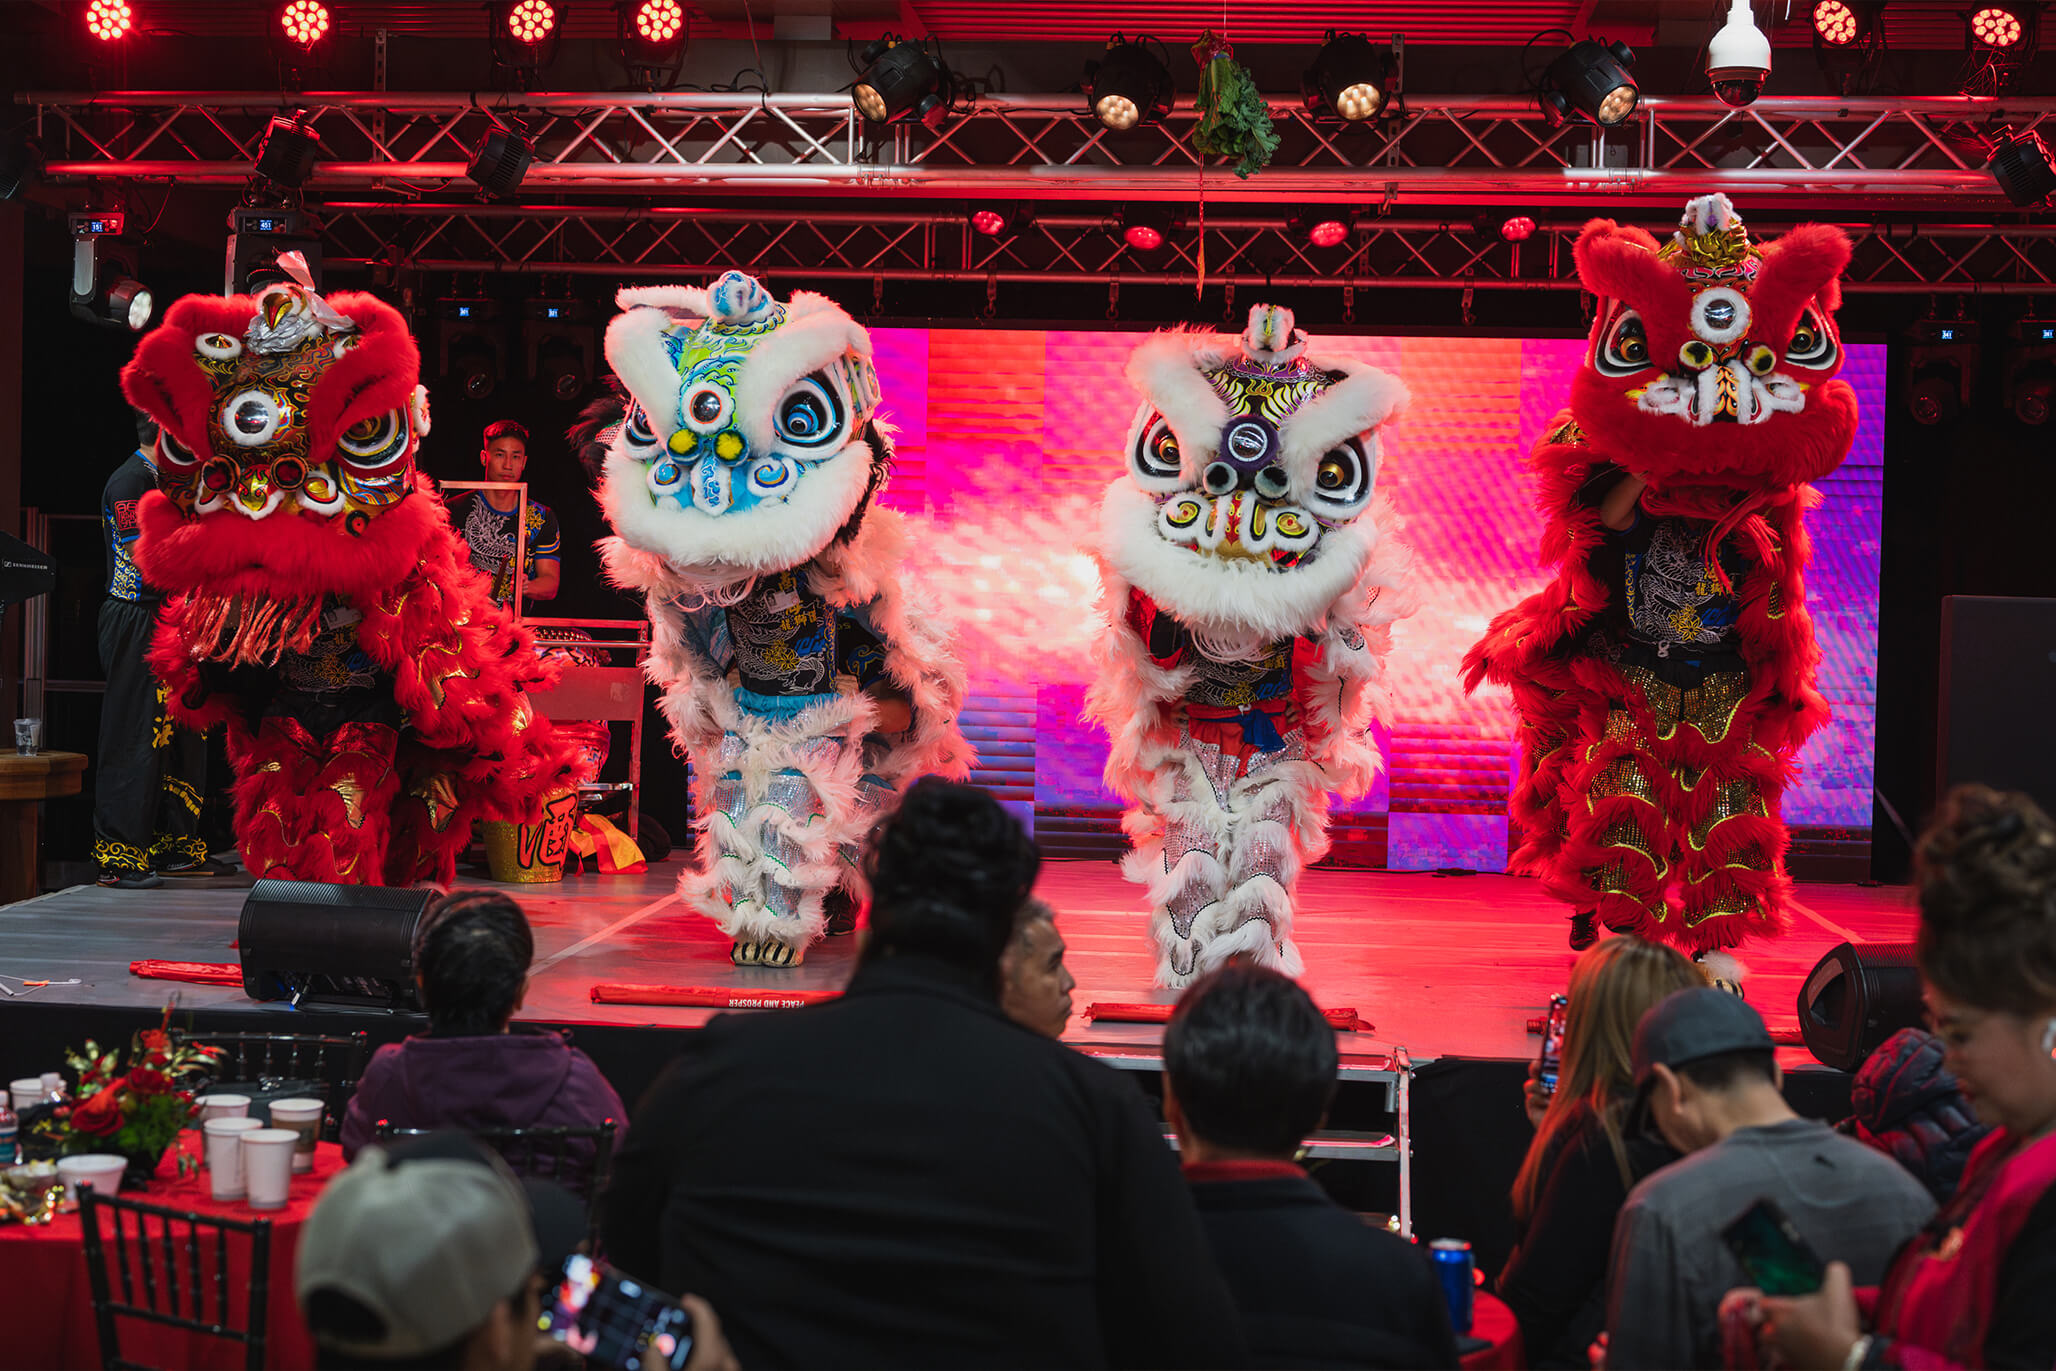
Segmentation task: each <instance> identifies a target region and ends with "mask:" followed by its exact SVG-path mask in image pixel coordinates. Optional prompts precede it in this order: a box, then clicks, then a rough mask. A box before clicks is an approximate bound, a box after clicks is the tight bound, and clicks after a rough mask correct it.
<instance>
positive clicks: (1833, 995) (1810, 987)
mask: <svg viewBox="0 0 2056 1371" xmlns="http://www.w3.org/2000/svg"><path fill="white" fill-rule="evenodd" d="M1913 951H1914V949H1913V944H1912V943H1843V944H1842V945H1841V946H1840V947H1837V948H1836V949H1835V950H1834V951H1832V952H1830V953H1828V955H1827V956H1825V957H1822V958H1821V959H1820V962H1819V964H1818V965H1816V966H1815V967H1814V968H1813V971H1812V972H1811V974H1809V975H1808V976H1807V977H1806V982H1805V984H1804V985H1802V986H1800V988H1799V1033H1800V1036H1802V1037H1804V1038H1805V1039H1806V1048H1807V1050H1808V1051H1809V1052H1811V1053H1813V1055H1814V1056H1815V1057H1816V1058H1818V1059H1819V1060H1820V1062H1821V1064H1822V1065H1824V1066H1832V1067H1834V1068H1836V1069H1837V1070H1841V1071H1854V1070H1855V1069H1856V1068H1857V1067H1859V1066H1861V1065H1863V1059H1864V1058H1866V1057H1868V1056H1869V1055H1870V1054H1871V1053H1873V1052H1875V1051H1877V1049H1878V1045H1879V1044H1880V1043H1882V1042H1884V1040H1885V1039H1887V1038H1889V1037H1891V1036H1892V1035H1893V1034H1894V1033H1897V1032H1898V1031H1899V1030H1900V1029H1902V1028H1914V1027H1917V1026H1919V1024H1920V1022H1921V1020H1922V1018H1923V1017H1924V1014H1925V1009H1926V1006H1925V1005H1924V1004H1923V1003H1922V1001H1921V997H1920V968H1919V966H1918V965H1917V964H1916V963H1915V961H1914V955H1913Z"/></svg>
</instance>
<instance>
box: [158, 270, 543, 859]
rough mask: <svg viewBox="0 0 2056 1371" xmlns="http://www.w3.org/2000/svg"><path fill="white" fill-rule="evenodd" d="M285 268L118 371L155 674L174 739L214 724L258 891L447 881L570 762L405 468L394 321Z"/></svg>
mask: <svg viewBox="0 0 2056 1371" xmlns="http://www.w3.org/2000/svg"><path fill="white" fill-rule="evenodd" d="M289 269H290V268H289ZM296 274H298V275H299V276H300V278H301V279H300V280H299V281H298V282H297V283H280V284H276V285H271V286H267V287H266V288H265V289H264V290H262V291H261V292H260V293H258V294H257V295H256V296H255V297H252V296H248V295H236V296H229V297H227V298H221V297H200V296H188V297H186V298H185V299H182V300H180V301H179V302H178V303H177V304H175V305H173V306H172V307H171V310H170V311H169V313H168V314H167V315H166V316H165V319H164V322H163V324H162V325H161V326H159V327H158V328H157V329H156V330H154V331H153V332H152V333H151V334H150V336H149V337H147V338H145V339H144V340H143V342H142V344H141V346H140V347H138V348H137V350H136V356H135V360H134V361H132V362H130V363H129V365H128V367H127V369H126V370H124V371H123V373H122V389H123V390H124V391H126V392H127V394H128V397H129V399H130V400H131V401H132V402H133V403H135V404H136V405H138V406H140V407H141V408H143V409H145V410H147V411H149V413H150V416H151V417H152V418H154V419H155V420H156V421H157V422H158V424H159V425H161V427H162V437H161V438H160V439H159V442H158V457H157V464H158V484H159V487H160V488H159V489H158V490H156V491H153V492H151V493H150V494H149V495H147V496H146V497H144V500H143V506H142V510H141V521H142V532H141V536H140V539H139V541H138V544H137V549H136V561H137V564H138V565H139V566H140V567H141V568H142V571H143V574H144V575H145V576H146V577H148V578H149V580H150V581H151V583H152V584H154V585H158V586H162V587H163V588H164V590H165V593H166V595H167V597H169V598H168V599H167V601H166V604H165V607H164V610H163V613H162V616H161V618H160V620H159V623H158V627H157V638H156V644H155V646H154V647H153V648H152V650H151V654H150V661H151V665H152V667H153V668H154V669H155V670H156V672H157V674H158V676H159V677H160V678H161V679H162V680H163V682H164V684H165V687H166V689H167V691H168V694H169V697H170V706H171V709H172V712H173V714H174V716H175V717H176V718H177V719H178V721H179V722H180V723H182V724H185V725H187V726H189V727H192V728H207V727H209V726H211V725H213V724H216V723H226V724H227V726H228V747H229V758H230V760H231V762H232V763H233V764H234V767H235V772H236V787H235V797H236V825H235V826H236V839H237V842H238V844H239V846H240V847H241V849H242V854H243V860H244V862H245V863H246V864H247V865H248V866H249V868H250V870H251V871H252V872H254V873H256V874H257V875H259V876H276V877H283V878H287V879H294V880H303V881H324V882H335V883H345V884H356V885H381V884H383V885H406V884H409V883H411V882H414V881H417V880H421V879H425V878H426V879H434V880H440V881H448V880H450V879H451V878H452V877H453V876H454V874H455V868H456V857H457V853H458V851H459V850H460V849H461V848H463V846H464V845H465V843H466V841H467V840H468V839H469V836H470V831H471V821H472V820H473V819H505V820H509V821H514V822H536V821H538V820H540V819H541V818H542V817H543V814H542V810H543V806H544V802H545V799H546V797H548V796H550V795H551V794H552V792H561V791H562V790H563V788H564V787H565V785H566V783H567V780H568V777H569V774H570V770H571V755H572V753H571V749H570V748H568V747H566V746H564V745H563V744H561V743H560V742H558V741H557V740H556V739H555V738H554V737H553V735H552V734H551V731H550V727H549V724H548V723H547V722H546V721H544V720H542V719H540V718H538V717H537V716H536V715H535V714H534V713H533V712H532V711H531V710H530V708H529V705H528V701H527V699H526V698H525V696H524V694H523V690H524V687H531V686H538V685H541V684H543V683H544V682H545V680H546V679H547V678H546V676H545V668H544V667H543V665H542V663H541V662H539V661H538V660H537V658H536V655H535V650H534V645H533V642H532V640H531V639H530V637H529V635H528V633H527V632H526V631H525V630H523V629H521V628H519V627H517V626H516V625H515V624H514V623H513V621H512V620H511V618H510V617H509V615H508V613H507V611H506V610H504V609H501V608H498V607H496V606H495V605H494V604H493V603H492V601H491V599H490V597H489V596H488V594H487V586H486V583H485V581H484V579H483V578H482V577H481V575H480V574H479V573H478V572H476V571H474V570H472V569H471V566H470V564H469V561H468V560H467V558H466V556H465V553H464V547H463V545H462V544H461V543H460V542H459V541H458V540H457V536H456V534H455V533H454V532H452V531H451V528H450V521H449V517H448V516H447V514H445V513H444V510H443V505H442V501H440V500H439V499H437V498H436V495H435V492H434V491H433V490H432V489H431V488H430V487H429V485H428V482H427V480H426V478H424V477H420V476H417V475H416V474H415V470H414V452H415V449H416V447H417V446H418V445H419V443H420V441H421V438H422V435H424V434H425V433H427V432H428V401H427V392H426V391H425V390H423V389H422V387H421V386H420V385H418V384H417V378H418V376H419V374H420V370H421V358H420V354H419V353H418V352H417V351H416V349H415V346H414V340H413V339H412V338H410V337H409V336H408V335H407V326H406V323H405V322H404V321H403V320H402V319H401V317H400V315H399V314H398V313H397V312H396V311H395V310H393V309H392V308H391V307H389V306H387V305H385V304H382V303H380V302H379V301H378V300H376V299H374V298H373V297H371V296H369V295H338V296H336V297H335V298H334V299H333V300H332V301H330V300H324V299H323V298H322V297H321V296H319V295H317V294H315V293H314V291H313V289H312V288H311V285H310V284H309V282H308V281H307V279H306V277H305V274H304V269H302V270H301V271H300V272H299V273H296ZM561 802H562V803H567V804H568V803H569V801H568V799H564V800H562V801H561Z"/></svg>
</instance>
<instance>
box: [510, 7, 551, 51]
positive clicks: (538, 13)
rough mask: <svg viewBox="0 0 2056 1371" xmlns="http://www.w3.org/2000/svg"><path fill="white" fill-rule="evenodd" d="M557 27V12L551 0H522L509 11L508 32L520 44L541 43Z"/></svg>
mask: <svg viewBox="0 0 2056 1371" xmlns="http://www.w3.org/2000/svg"><path fill="white" fill-rule="evenodd" d="M555 27H557V10H556V7H555V6H553V5H551V4H550V0H521V3H520V4H518V5H516V6H515V7H514V8H513V9H511V10H508V11H507V32H508V33H510V34H512V35H513V36H514V40H515V41H516V42H519V43H540V42H542V41H543V39H545V38H548V37H549V36H550V30H551V29H553V28H555Z"/></svg>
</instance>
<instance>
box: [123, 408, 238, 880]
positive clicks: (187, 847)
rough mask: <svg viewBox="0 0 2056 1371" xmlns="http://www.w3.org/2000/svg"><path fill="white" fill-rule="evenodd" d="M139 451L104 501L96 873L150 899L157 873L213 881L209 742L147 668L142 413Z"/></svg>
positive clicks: (145, 425) (152, 430) (153, 442)
mask: <svg viewBox="0 0 2056 1371" xmlns="http://www.w3.org/2000/svg"><path fill="white" fill-rule="evenodd" d="M135 413H136V450H135V451H134V452H132V453H130V454H129V459H128V460H127V461H125V462H123V463H122V464H121V465H120V466H118V467H116V468H115V469H114V474H113V475H112V476H110V477H108V478H107V487H106V489H105V490H103V491H102V492H101V495H100V535H101V538H102V540H103V541H104V543H105V545H106V549H107V598H106V599H104V600H102V601H101V602H100V625H99V629H100V667H101V669H102V670H103V671H105V672H106V673H107V694H106V696H105V698H104V700H103V701H102V704H101V709H100V753H99V755H98V756H97V757H95V758H94V759H93V865H94V866H95V867H96V868H97V870H98V872H99V882H100V884H101V885H104V886H110V887H114V888H118V889H121V890H148V889H150V888H151V887H153V886H158V885H162V884H163V883H164V882H163V881H162V880H161V879H160V873H161V874H163V875H173V876H215V875H220V874H222V873H223V872H224V871H226V870H227V868H226V867H223V866H221V865H219V864H218V863H215V862H213V861H211V860H210V859H209V858H208V856H207V841H206V839H204V838H202V837H201V836H200V806H201V793H202V791H203V789H204V788H205V786H206V784H207V743H206V739H205V738H203V737H202V736H201V735H200V734H198V733H195V732H193V731H192V730H191V729H185V728H179V727H177V726H176V725H174V724H173V723H172V722H171V720H170V718H169V717H168V715H167V713H166V711H165V705H164V688H163V687H162V686H160V685H159V684H158V683H157V677H156V675H155V674H154V673H152V672H151V670H150V663H149V661H148V660H147V659H148V655H149V651H150V637H151V634H152V633H154V632H155V631H156V628H157V607H158V606H159V605H160V604H162V603H163V602H164V596H163V594H162V592H160V591H159V590H158V589H157V588H156V587H155V586H153V585H151V584H150V583H149V582H147V581H145V580H144V579H143V574H142V573H141V572H140V571H138V570H137V569H136V561H135V556H134V554H135V543H136V534H137V533H138V532H139V531H140V529H141V523H140V522H139V519H138V516H137V510H138V509H139V508H140V506H141V503H142V499H143V497H144V496H145V495H147V494H149V493H150V492H151V491H153V490H155V489H157V462H156V457H155V453H156V451H157V424H156V421H154V420H153V419H151V418H150V416H149V415H148V414H146V413H144V412H143V411H142V410H140V409H139V410H137V411H136V412H135Z"/></svg>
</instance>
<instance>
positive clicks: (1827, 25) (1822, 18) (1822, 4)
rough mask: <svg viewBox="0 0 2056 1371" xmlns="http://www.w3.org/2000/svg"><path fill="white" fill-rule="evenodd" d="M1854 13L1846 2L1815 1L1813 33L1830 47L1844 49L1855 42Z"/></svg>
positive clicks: (1837, 0) (1834, 0)
mask: <svg viewBox="0 0 2056 1371" xmlns="http://www.w3.org/2000/svg"><path fill="white" fill-rule="evenodd" d="M1858 27H1859V26H1858V24H1857V22H1856V11H1855V10H1853V9H1851V8H1849V6H1848V4H1847V3H1846V0H1815V4H1814V6H1813V31H1814V32H1815V33H1817V34H1819V35H1820V41H1821V42H1823V43H1826V44H1828V45H1829V46H1830V47H1837V48H1846V47H1848V46H1849V45H1850V44H1851V43H1853V42H1855V41H1856V32H1857V29H1858Z"/></svg>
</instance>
